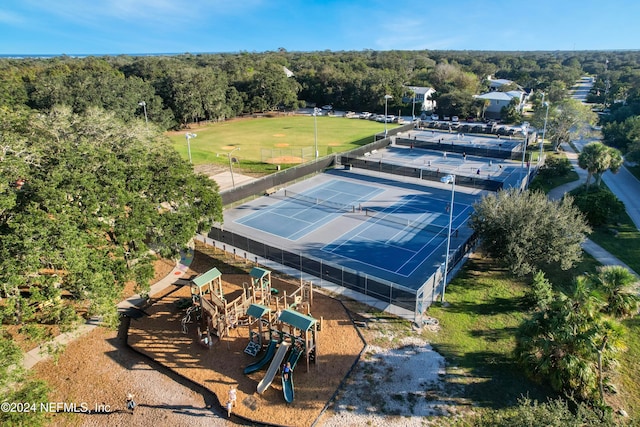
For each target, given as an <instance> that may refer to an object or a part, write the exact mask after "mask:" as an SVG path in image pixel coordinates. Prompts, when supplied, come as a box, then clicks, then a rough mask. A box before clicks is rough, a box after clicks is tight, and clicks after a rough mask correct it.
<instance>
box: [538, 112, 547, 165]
mask: <svg viewBox="0 0 640 427" xmlns="http://www.w3.org/2000/svg"><path fill="white" fill-rule="evenodd" d="M543 105H544V106H545V107H547V113H546V114H545V116H544V127H543V128H542V142H541V143H540V159H538V163H540V162H541V161H542V153H543V147H542V146H543V145H544V135H545V134H546V133H547V119H548V118H549V102H545V103H544V104H543Z"/></svg>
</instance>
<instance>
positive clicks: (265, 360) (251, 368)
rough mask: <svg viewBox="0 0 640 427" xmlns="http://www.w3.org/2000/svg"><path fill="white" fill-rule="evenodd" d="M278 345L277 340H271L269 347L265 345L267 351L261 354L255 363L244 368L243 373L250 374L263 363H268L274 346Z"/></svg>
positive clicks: (273, 351)
mask: <svg viewBox="0 0 640 427" xmlns="http://www.w3.org/2000/svg"><path fill="white" fill-rule="evenodd" d="M277 346H278V341H277V340H271V342H270V343H269V347H267V352H266V353H265V354H264V356H262V359H260V360H258V361H257V362H255V363H252V364H251V365H249V366H247V367H246V368H244V374H245V375H247V374H250V373H252V372H255V371H257V370H259V369H260V368H262V367H263V366H264V365H266V364H267V363H269V361H270V360H271V359H272V358H273V355H274V354H276V347H277Z"/></svg>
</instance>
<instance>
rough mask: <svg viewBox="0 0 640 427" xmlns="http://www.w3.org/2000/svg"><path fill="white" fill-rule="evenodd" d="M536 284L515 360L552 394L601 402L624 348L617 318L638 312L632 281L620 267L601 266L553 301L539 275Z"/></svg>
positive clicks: (518, 342)
mask: <svg viewBox="0 0 640 427" xmlns="http://www.w3.org/2000/svg"><path fill="white" fill-rule="evenodd" d="M536 281H537V282H539V283H538V284H537V285H536V286H534V289H538V292H536V293H535V295H536V296H537V297H538V298H537V301H536V303H535V304H534V307H533V310H532V315H531V318H530V319H528V320H526V321H525V322H523V324H522V325H521V326H520V328H519V331H518V336H517V345H516V350H515V353H516V357H517V359H518V360H519V361H520V363H521V364H522V365H523V366H524V368H525V370H526V372H527V373H528V374H529V375H530V376H531V377H533V378H535V379H536V380H538V381H540V380H544V381H548V382H549V384H550V385H551V386H552V387H553V389H554V390H557V391H559V392H562V393H564V394H565V395H567V396H574V397H577V398H579V399H584V400H590V401H599V402H603V399H604V395H605V385H607V384H610V381H609V376H610V373H611V371H612V368H614V367H615V366H616V364H617V355H618V354H619V353H620V352H621V351H623V350H624V349H625V348H626V347H625V343H624V328H623V326H622V325H621V324H620V323H619V322H618V320H617V319H620V318H623V317H629V316H633V315H635V314H636V313H637V307H638V296H637V295H636V292H637V290H636V289H634V288H633V284H634V283H635V281H636V279H635V277H634V276H633V275H632V274H631V273H630V272H629V271H628V270H626V269H625V268H624V267H620V266H604V267H600V268H599V269H598V272H597V273H596V274H590V275H583V276H579V277H577V278H576V279H575V281H574V283H573V284H572V285H571V286H570V287H569V288H568V291H567V292H564V293H560V292H556V293H555V294H554V295H552V296H550V294H549V292H548V289H549V287H548V284H545V283H544V277H543V276H542V277H540V276H536ZM545 288H546V290H547V291H545Z"/></svg>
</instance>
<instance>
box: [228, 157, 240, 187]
mask: <svg viewBox="0 0 640 427" xmlns="http://www.w3.org/2000/svg"><path fill="white" fill-rule="evenodd" d="M239 149H240V147H236V148H234V149H233V150H231V151H229V152H228V153H227V156H228V157H229V171H230V172H231V185H232V186H233V188H236V182H235V180H234V179H233V166H232V164H231V153H233V152H234V151H236V150H239Z"/></svg>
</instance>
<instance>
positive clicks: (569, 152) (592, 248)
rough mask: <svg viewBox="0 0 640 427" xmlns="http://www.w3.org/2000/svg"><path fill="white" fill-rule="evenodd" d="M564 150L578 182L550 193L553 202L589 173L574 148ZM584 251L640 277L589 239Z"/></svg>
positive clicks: (566, 147) (578, 184) (574, 186)
mask: <svg viewBox="0 0 640 427" xmlns="http://www.w3.org/2000/svg"><path fill="white" fill-rule="evenodd" d="M562 149H563V150H564V153H565V155H566V156H567V158H568V159H569V162H570V163H571V166H572V167H573V170H574V171H575V172H576V173H577V174H578V180H577V181H573V182H569V183H567V184H564V185H561V186H559V187H556V188H554V189H552V190H551V191H549V193H548V194H547V195H548V197H549V198H550V199H552V200H560V199H561V198H562V197H564V195H565V194H566V193H568V192H570V191H571V190H574V189H576V188H578V187H580V186H581V185H582V184H583V183H584V182H585V181H586V180H587V171H586V170H584V169H582V168H580V167H579V166H578V153H576V152H575V151H574V150H573V148H572V147H571V146H570V145H569V144H566V143H565V144H562ZM582 249H584V251H585V252H586V253H588V254H589V255H591V256H592V257H594V258H595V259H597V260H598V262H600V263H601V264H602V265H619V266H622V267H624V268H626V269H627V270H629V271H630V272H632V273H633V274H635V275H636V276H638V273H636V272H635V271H633V270H632V269H631V268H629V266H628V265H626V264H625V263H624V262H622V261H620V260H619V259H618V258H616V257H615V256H613V255H612V254H611V253H609V252H608V251H606V250H605V249H604V248H603V247H601V246H600V245H598V244H597V243H595V242H594V241H593V240H591V239H587V240H586V241H585V242H584V243H583V244H582Z"/></svg>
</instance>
